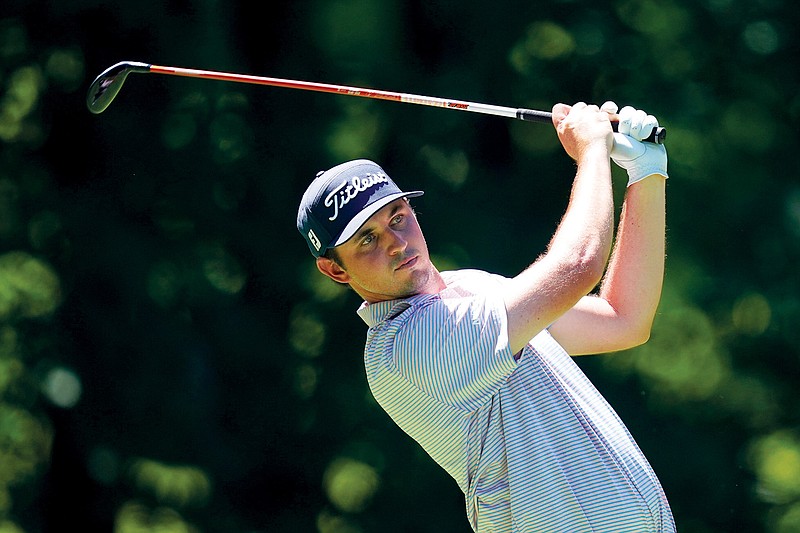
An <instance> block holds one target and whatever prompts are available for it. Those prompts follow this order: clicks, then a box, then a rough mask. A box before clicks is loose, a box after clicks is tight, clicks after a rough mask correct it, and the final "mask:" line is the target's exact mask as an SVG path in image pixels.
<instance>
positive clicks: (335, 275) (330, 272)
mask: <svg viewBox="0 0 800 533" xmlns="http://www.w3.org/2000/svg"><path fill="white" fill-rule="evenodd" d="M317 270H319V271H320V272H322V273H323V274H325V275H326V276H328V277H329V278H331V279H332V280H333V281H335V282H336V283H350V275H349V274H348V273H347V272H346V271H345V270H344V269H343V268H342V267H340V266H339V265H338V264H337V263H336V262H334V261H331V260H330V259H328V258H327V257H317Z"/></svg>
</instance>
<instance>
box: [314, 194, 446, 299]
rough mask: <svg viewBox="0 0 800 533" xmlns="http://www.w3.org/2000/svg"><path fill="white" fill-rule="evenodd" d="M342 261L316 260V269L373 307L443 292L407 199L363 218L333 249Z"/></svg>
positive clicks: (437, 273) (441, 284)
mask: <svg viewBox="0 0 800 533" xmlns="http://www.w3.org/2000/svg"><path fill="white" fill-rule="evenodd" d="M336 251H337V253H338V254H339V258H340V259H341V261H340V262H341V264H340V265H337V264H336V263H334V262H333V261H331V260H330V259H327V258H324V257H321V258H319V259H317V267H318V268H319V270H320V271H321V272H322V273H323V274H325V275H326V276H328V277H330V278H331V279H333V280H334V281H338V282H339V283H347V284H349V285H350V286H351V287H352V288H353V290H355V291H356V293H358V294H359V295H360V296H361V297H362V298H364V300H366V301H367V302H369V303H375V302H380V301H385V300H395V299H398V298H404V297H408V296H411V295H413V294H420V293H436V292H439V291H440V290H442V289H443V288H444V282H443V281H442V279H441V277H440V276H439V272H438V271H437V270H436V268H435V267H434V266H433V264H432V263H431V261H430V257H429V256H428V245H427V244H426V242H425V237H424V236H423V235H422V230H421V229H420V227H419V223H418V222H417V217H416V215H415V214H414V211H413V210H412V209H411V206H410V205H409V204H408V202H407V201H406V200H403V199H400V200H396V201H394V202H392V203H390V204H388V205H386V206H385V207H383V208H382V209H381V210H379V211H378V212H377V213H375V214H374V215H372V217H370V218H369V220H367V222H366V223H365V224H364V225H363V226H361V228H360V229H359V230H358V232H356V234H355V235H354V236H353V237H352V238H351V239H350V240H348V241H347V242H345V243H344V244H342V245H340V246H337V247H336Z"/></svg>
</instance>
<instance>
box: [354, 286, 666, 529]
mask: <svg viewBox="0 0 800 533" xmlns="http://www.w3.org/2000/svg"><path fill="white" fill-rule="evenodd" d="M442 277H443V278H444V280H445V283H446V284H447V288H446V289H444V290H443V291H442V292H440V293H439V294H420V295H416V296H413V297H410V298H407V299H403V300H394V301H389V302H380V303H376V304H371V305H367V304H366V303H365V304H363V305H362V307H361V308H360V309H359V311H358V314H359V316H361V318H362V319H363V320H364V321H365V322H366V323H367V325H368V326H369V332H368V334H367V341H366V347H365V352H364V358H365V366H366V373H367V381H368V383H369V387H370V390H371V391H372V394H373V396H374V397H375V399H376V400H377V402H378V403H379V404H380V405H381V407H383V409H384V410H385V411H386V412H387V413H388V414H389V416H390V417H391V418H392V419H393V420H394V421H395V423H397V425H398V426H399V427H400V428H401V429H403V431H405V432H406V433H407V434H408V435H410V436H411V437H412V438H413V439H414V440H416V441H417V442H418V443H419V444H420V445H421V446H422V448H423V449H425V451H426V452H427V453H428V454H429V455H430V456H431V457H432V458H433V459H434V460H435V461H436V462H437V463H438V464H439V465H440V466H441V467H442V468H444V469H445V470H446V471H447V472H448V473H449V474H450V475H451V476H452V477H453V478H454V479H455V481H456V482H457V483H458V486H459V487H460V488H461V490H462V491H463V492H464V495H465V500H466V510H467V517H468V519H469V522H470V524H471V525H472V528H473V529H474V530H475V531H477V532H480V533H506V532H515V533H516V532H519V533H530V532H562V531H563V532H570V533H582V532H596V533H601V532H609V533H611V532H613V533H624V532H636V533H644V532H674V531H675V526H674V522H673V518H672V514H671V511H670V508H669V504H668V503H667V499H666V496H665V495H664V491H663V490H662V488H661V485H660V484H659V481H658V479H657V478H656V475H655V474H654V472H653V470H652V468H651V467H650V465H649V463H648V462H647V459H645V457H644V455H643V454H642V452H641V451H640V450H639V447H638V446H637V445H636V443H635V442H634V440H633V438H632V437H631V435H630V434H629V432H628V430H627V428H626V427H625V425H624V424H623V423H622V421H621V420H620V418H619V417H618V416H617V414H616V413H615V412H614V410H613V409H612V408H611V406H610V405H609V404H608V402H607V401H606V400H605V399H604V398H603V397H602V395H601V394H600V393H599V392H598V391H597V389H596V388H595V387H594V385H592V383H591V382H590V381H589V380H588V378H587V377H586V376H585V375H584V374H583V372H581V370H580V369H579V368H578V366H577V365H576V364H575V362H574V361H573V360H572V358H571V357H570V356H569V355H568V354H567V353H566V352H565V351H564V349H563V348H562V347H561V346H560V345H559V344H558V343H557V342H556V341H555V339H553V337H552V336H550V333H549V332H548V331H547V330H545V331H542V332H541V333H539V334H538V335H537V336H536V337H534V338H533V339H532V340H531V341H530V343H529V344H528V345H527V346H526V347H525V349H523V350H522V352H520V354H518V357H515V354H512V353H511V350H510V348H509V346H508V333H507V314H506V309H505V304H504V302H503V299H502V297H501V290H500V289H501V287H502V284H503V283H504V282H505V280H506V278H503V277H501V276H497V275H494V274H489V273H486V272H482V271H477V270H460V271H456V272H443V273H442Z"/></svg>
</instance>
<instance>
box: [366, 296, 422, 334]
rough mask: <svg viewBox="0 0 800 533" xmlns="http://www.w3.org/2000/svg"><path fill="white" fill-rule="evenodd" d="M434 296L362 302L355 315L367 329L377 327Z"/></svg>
mask: <svg viewBox="0 0 800 533" xmlns="http://www.w3.org/2000/svg"><path fill="white" fill-rule="evenodd" d="M433 296H436V295H435V294H416V295H414V296H410V297H408V298H403V299H402V300H388V301H385V302H376V303H374V304H370V303H367V302H364V303H362V304H361V307H359V308H358V311H357V314H358V316H360V317H361V319H362V320H363V321H364V322H366V324H367V326H368V327H370V328H371V327H373V326H377V325H378V324H379V323H381V322H383V321H384V320H388V319H391V318H394V317H396V316H397V315H399V314H400V313H402V312H403V311H405V310H406V309H408V308H409V307H411V306H412V305H414V304H416V303H418V302H420V301H422V300H427V299H428V298H431V297H433Z"/></svg>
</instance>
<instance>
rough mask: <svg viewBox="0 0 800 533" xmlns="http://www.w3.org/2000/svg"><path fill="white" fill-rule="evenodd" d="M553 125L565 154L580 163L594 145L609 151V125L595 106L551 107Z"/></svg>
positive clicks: (605, 115) (610, 141) (611, 141)
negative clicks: (601, 146) (600, 145)
mask: <svg viewBox="0 0 800 533" xmlns="http://www.w3.org/2000/svg"><path fill="white" fill-rule="evenodd" d="M553 125H554V126H555V128H556V133H557V134H558V138H559V140H560V141H561V144H562V146H563V147H564V150H565V151H566V152H567V154H568V155H569V156H570V157H572V159H574V160H576V161H580V160H581V158H582V157H583V154H584V153H585V152H586V150H587V149H588V148H589V147H590V146H592V145H595V144H602V145H604V146H605V148H606V149H607V150H609V151H610V150H611V146H612V144H613V140H612V138H611V133H612V131H611V127H610V126H611V125H610V123H609V122H608V115H607V114H606V113H604V112H602V111H601V110H600V109H599V108H598V107H597V106H596V105H586V104H585V103H584V102H578V103H576V104H575V105H573V106H568V105H565V104H556V105H555V106H553Z"/></svg>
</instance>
